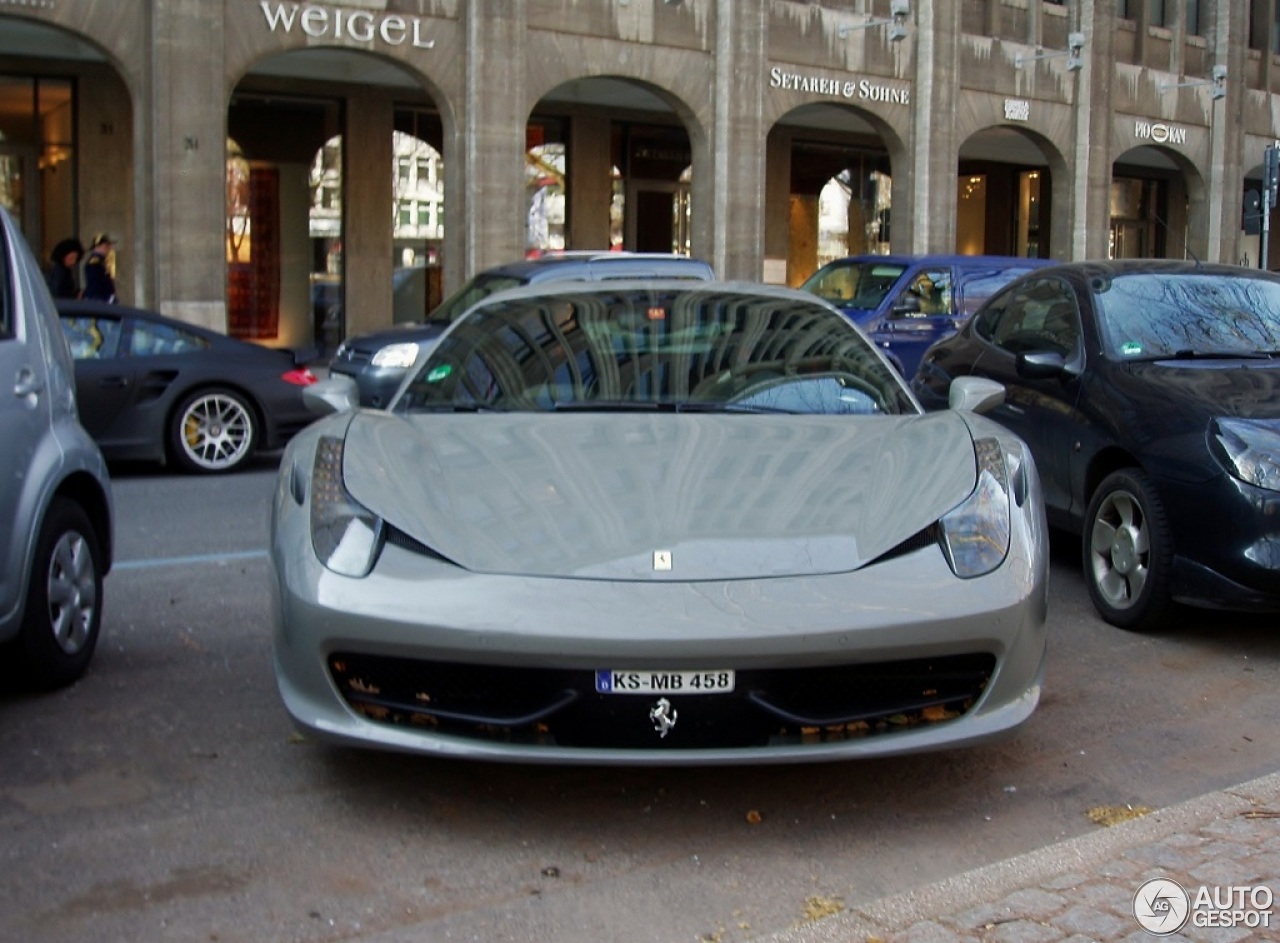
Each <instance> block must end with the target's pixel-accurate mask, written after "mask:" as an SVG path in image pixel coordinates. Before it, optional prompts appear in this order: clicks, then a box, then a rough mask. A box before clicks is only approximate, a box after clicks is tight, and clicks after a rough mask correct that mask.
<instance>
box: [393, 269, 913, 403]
mask: <svg viewBox="0 0 1280 943" xmlns="http://www.w3.org/2000/svg"><path fill="white" fill-rule="evenodd" d="M392 409H393V410H394V411H396V412H401V413H412V412H424V411H436V410H444V411H458V412H465V411H484V410H524V411H548V412H549V411H576V410H593V411H604V410H618V411H634V410H655V411H672V412H743V413H760V412H768V413H777V412H785V413H804V414H821V415H833V414H855V415H883V414H900V413H916V412H918V411H919V408H918V406H917V405H916V403H915V400H914V399H912V397H911V394H910V393H909V392H907V390H906V388H905V387H904V386H903V384H902V382H901V380H900V379H899V378H898V376H897V374H896V373H895V372H894V370H893V369H892V368H891V367H889V366H888V365H887V364H886V363H885V362H884V361H883V360H882V359H881V358H880V356H879V355H878V354H877V353H876V352H875V349H874V348H873V347H871V345H870V344H869V343H868V342H867V341H866V340H865V339H864V338H863V337H862V335H861V334H859V333H858V332H857V330H856V329H854V328H853V327H852V325H850V324H849V323H848V322H847V321H846V319H845V318H843V317H842V316H841V315H839V314H838V313H836V312H834V311H832V310H831V309H830V308H828V307H826V306H824V305H822V304H820V303H817V302H815V301H811V300H808V299H805V298H796V297H795V296H793V295H788V294H787V293H782V292H779V293H771V292H757V291H742V290H733V289H729V288H723V287H722V288H695V287H692V286H688V287H685V286H670V285H668V286H663V287H656V286H639V287H637V286H634V285H633V286H631V287H625V288H624V287H612V286H604V285H598V286H593V287H591V288H587V287H579V288H577V289H560V290H558V291H554V292H548V293H541V294H536V295H525V296H523V297H516V298H509V299H503V300H500V301H495V302H493V303H491V304H488V305H484V306H482V307H479V308H476V309H474V310H473V311H472V312H471V313H470V314H468V315H467V316H466V317H465V318H463V319H462V320H461V321H460V322H459V323H458V324H457V325H455V326H454V328H453V329H452V330H451V331H450V332H449V333H447V334H446V335H445V336H444V337H443V338H442V340H441V342H440V344H439V346H438V347H437V348H436V349H435V351H433V352H432V354H431V355H430V356H429V357H428V358H427V359H426V360H425V362H424V363H422V364H421V365H420V366H419V368H418V369H417V371H416V373H415V375H414V377H413V379H412V380H411V381H410V382H409V384H408V385H407V386H406V387H405V388H404V390H403V391H402V393H401V395H400V397H399V399H397V401H396V402H395V403H394V404H393V406H392Z"/></svg>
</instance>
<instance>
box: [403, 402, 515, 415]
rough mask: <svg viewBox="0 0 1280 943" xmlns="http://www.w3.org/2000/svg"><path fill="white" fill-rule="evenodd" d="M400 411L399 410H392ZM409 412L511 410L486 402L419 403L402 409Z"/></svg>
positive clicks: (501, 411) (503, 411) (507, 411)
mask: <svg viewBox="0 0 1280 943" xmlns="http://www.w3.org/2000/svg"><path fill="white" fill-rule="evenodd" d="M393 412H400V410H398V409H397V410H393ZM404 412H409V413H509V412H511V410H509V409H504V408H502V407H500V406H490V405H489V404H488V403H420V404H418V405H416V406H409V407H407V408H406V409H404Z"/></svg>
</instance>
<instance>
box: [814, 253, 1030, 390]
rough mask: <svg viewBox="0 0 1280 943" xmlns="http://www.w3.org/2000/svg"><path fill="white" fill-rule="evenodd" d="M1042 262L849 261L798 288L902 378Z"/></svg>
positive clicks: (995, 258) (992, 258)
mask: <svg viewBox="0 0 1280 943" xmlns="http://www.w3.org/2000/svg"><path fill="white" fill-rule="evenodd" d="M1048 264H1050V263H1049V262H1048V261H1047V260H1045V259H1024V258H1019V257H1018V256H999V255H855V256H850V257H848V258H845V259H836V260H835V261H834V262H828V263H827V264H826V265H824V266H822V268H820V269H818V271H816V272H814V273H813V275H812V276H810V277H809V279H808V280H806V281H805V283H804V284H803V285H801V286H800V287H801V288H802V289H804V290H805V291H811V292H813V293H814V294H815V295H817V296H818V297H819V298H823V299H825V300H827V301H829V302H831V303H832V304H833V305H835V306H836V307H837V308H839V309H840V310H841V311H843V312H844V313H845V315H846V316H847V317H849V318H850V319H851V320H852V321H853V323H854V324H857V325H858V326H859V327H861V328H862V329H863V330H864V331H865V332H866V333H867V335H868V336H869V337H870V338H871V340H872V342H873V343H875V345H876V346H877V347H880V348H881V349H882V350H883V351H884V352H885V356H886V357H888V358H889V361H890V363H892V364H893V365H894V366H896V367H897V368H898V370H899V371H900V372H901V373H902V375H903V376H904V377H906V378H908V379H910V378H911V377H912V375H914V373H915V370H916V367H917V366H918V365H919V363H920V357H921V355H922V354H923V353H924V352H925V350H926V349H928V347H929V345H930V344H933V343H934V342H936V341H939V340H941V339H942V338H944V337H949V336H951V335H952V334H954V333H955V332H956V329H957V328H958V327H959V326H960V325H961V324H963V323H964V322H965V321H966V320H968V318H969V316H970V315H971V314H973V312H974V311H976V310H977V309H978V306H979V305H981V304H982V302H984V301H986V300H987V299H988V298H990V297H991V296H992V295H994V294H995V293H996V292H997V291H999V290H1000V289H1001V288H1003V287H1004V286H1005V285H1007V284H1008V283H1009V282H1011V281H1013V280H1014V279H1015V278H1017V277H1018V276H1019V275H1023V274H1025V273H1026V272H1029V271H1031V270H1032V269H1035V268H1038V267H1040V266H1044V265H1048Z"/></svg>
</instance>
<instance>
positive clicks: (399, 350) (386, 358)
mask: <svg viewBox="0 0 1280 943" xmlns="http://www.w3.org/2000/svg"><path fill="white" fill-rule="evenodd" d="M417 359H418V345H417V344H415V343H412V342H405V343H403V344H388V345H387V346H386V347H383V348H382V349H381V350H380V351H378V352H377V353H376V354H374V355H373V360H372V361H370V362H371V363H372V364H373V365H374V366H375V367H395V368H396V369H400V370H407V369H409V368H410V367H412V366H413V362H414V361H415V360H417Z"/></svg>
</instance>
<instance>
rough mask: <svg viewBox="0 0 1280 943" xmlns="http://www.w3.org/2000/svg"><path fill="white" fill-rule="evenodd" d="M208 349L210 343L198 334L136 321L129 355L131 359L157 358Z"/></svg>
mask: <svg viewBox="0 0 1280 943" xmlns="http://www.w3.org/2000/svg"><path fill="white" fill-rule="evenodd" d="M208 347H209V342H208V341H207V340H205V339H204V338H203V337H200V336H199V335H198V334H192V333H190V332H189V331H184V330H181V329H180V328H175V327H170V326H169V325H167V324H152V323H151V322H149V321H135V322H134V323H133V332H132V335H131V337H130V338H129V351H128V354H129V356H131V357H156V356H159V355H160V354H189V353H192V352H194V351H197V350H205V349H207V348H208Z"/></svg>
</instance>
